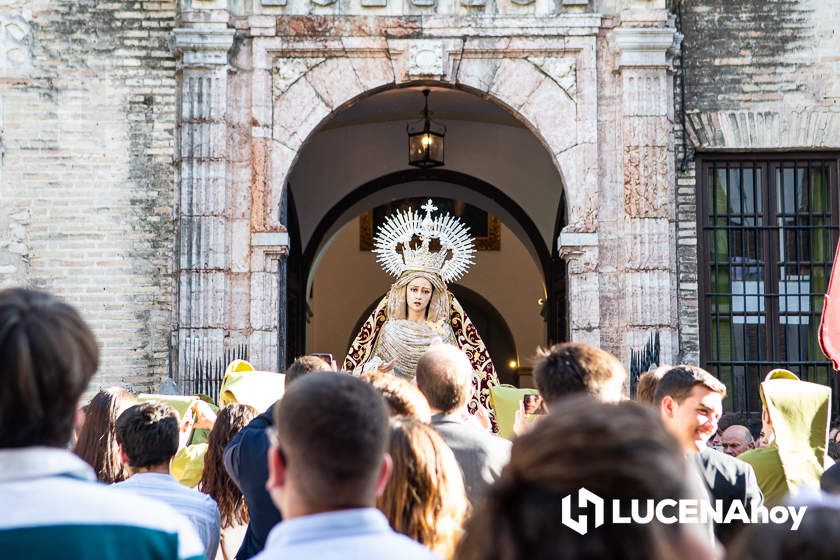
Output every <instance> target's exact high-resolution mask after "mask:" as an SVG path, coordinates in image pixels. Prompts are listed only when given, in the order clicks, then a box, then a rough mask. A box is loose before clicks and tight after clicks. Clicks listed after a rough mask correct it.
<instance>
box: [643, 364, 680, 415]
mask: <svg viewBox="0 0 840 560" xmlns="http://www.w3.org/2000/svg"><path fill="white" fill-rule="evenodd" d="M671 367H673V366H659V367H658V368H656V369H652V370H648V371H646V372H644V373H643V374H642V375H640V376H639V380H638V381H637V382H636V402H639V403H642V404H647V405H651V406H657V403H656V401H655V398H654V397H655V396H656V386H657V385H659V380H660V379H662V376H663V375H665V374H666V373H667V372H668V370H669V369H671Z"/></svg>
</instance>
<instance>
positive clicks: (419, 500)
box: [376, 418, 469, 558]
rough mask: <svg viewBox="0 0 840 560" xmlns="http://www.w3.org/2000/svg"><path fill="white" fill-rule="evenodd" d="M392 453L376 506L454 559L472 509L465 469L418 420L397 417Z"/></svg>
mask: <svg viewBox="0 0 840 560" xmlns="http://www.w3.org/2000/svg"><path fill="white" fill-rule="evenodd" d="M388 453H390V455H391V458H392V459H393V461H394V471H393V473H392V474H391V478H390V479H388V484H387V485H386V486H385V490H384V492H383V493H382V495H381V496H379V497H378V498H377V500H376V507H378V508H379V509H380V510H382V512H383V513H384V514H385V517H387V518H388V521H389V522H390V524H391V527H392V528H393V529H394V530H395V531H397V532H399V533H402V534H404V535H407V536H409V537H411V538H412V539H414V540H415V541H417V542H419V543H420V544H422V545H424V546H426V547H428V548H429V549H431V550H432V552H434V553H435V554H436V555H437V556H439V557H441V558H452V557H453V554H454V552H455V547H456V545H457V544H458V541H459V540H460V538H461V535H462V533H463V524H464V520H465V518H466V515H467V511H468V510H469V500H468V499H467V495H466V491H465V490H464V481H463V477H462V475H461V468H460V467H459V466H458V461H457V460H456V459H455V455H454V454H453V453H452V450H451V449H449V447H448V446H447V445H446V443H445V442H444V441H443V438H442V437H441V436H440V435H439V434H438V433H437V431H435V429H434V428H432V427H431V426H429V425H428V424H425V423H423V422H420V421H419V420H417V419H414V418H393V419H392V420H391V437H390V441H389V443H388Z"/></svg>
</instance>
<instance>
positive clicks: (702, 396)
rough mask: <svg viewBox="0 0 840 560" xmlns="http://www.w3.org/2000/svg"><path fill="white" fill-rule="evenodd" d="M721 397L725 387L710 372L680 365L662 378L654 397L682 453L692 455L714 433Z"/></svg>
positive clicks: (724, 393)
mask: <svg viewBox="0 0 840 560" xmlns="http://www.w3.org/2000/svg"><path fill="white" fill-rule="evenodd" d="M725 396H726V386H725V385H724V384H723V383H721V382H720V381H719V380H718V379H717V378H715V377H714V376H713V375H712V374H711V373H709V372H708V371H706V370H703V369H700V368H699V367H696V366H686V365H681V366H674V367H672V368H671V369H670V370H669V371H668V372H667V373H666V374H665V375H663V376H662V379H660V380H659V383H658V385H657V387H656V395H655V397H654V398H655V400H656V402H657V403H659V412H660V415H661V417H662V421H663V423H664V424H665V428H667V430H668V431H669V432H670V433H671V435H673V436H674V437H675V438H676V439H677V441H679V442H680V445H681V446H682V448H683V450H684V451H686V452H689V453H694V452H697V451H700V450H701V449H703V447H704V446H705V445H706V442H708V441H709V438H711V437H712V436H713V435H714V434H715V432H716V431H717V422H718V419H720V416H721V414H722V412H723V398H724V397H725Z"/></svg>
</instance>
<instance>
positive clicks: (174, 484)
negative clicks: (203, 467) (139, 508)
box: [112, 472, 220, 558]
mask: <svg viewBox="0 0 840 560" xmlns="http://www.w3.org/2000/svg"><path fill="white" fill-rule="evenodd" d="M112 488H114V489H118V490H121V491H126V492H134V493H135V494H137V495H140V496H145V497H146V498H152V499H153V500H158V501H161V502H163V503H165V504H167V505H168V506H170V507H171V508H172V509H174V510H175V511H177V512H178V513H180V514H181V515H183V516H184V517H186V518H187V519H189V520H190V523H192V524H193V527H195V530H196V531H197V532H198V536H199V537H200V538H201V542H202V543H203V544H204V553H205V556H206V557H207V558H214V557H215V555H216V550H217V549H218V548H219V530H220V527H219V524H220V521H219V508H218V507H217V506H216V501H215V500H213V498H211V497H210V496H208V495H207V494H203V493H202V492H199V491H198V490H194V489H192V488H188V487H186V486H184V485H183V484H181V483H180V482H178V481H177V480H176V479H175V477H174V476H172V475H170V474H164V473H151V472H144V473H137V474H135V475H132V476H131V477H129V478H128V479H127V480H124V481H123V482H118V483H117V484H114V485H113V486H112Z"/></svg>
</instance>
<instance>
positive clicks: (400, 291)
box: [388, 270, 451, 323]
mask: <svg viewBox="0 0 840 560" xmlns="http://www.w3.org/2000/svg"><path fill="white" fill-rule="evenodd" d="M417 278H423V279H424V280H428V281H429V283H430V284H431V285H432V298H431V299H430V300H429V306H428V307H427V308H426V319H427V320H429V321H431V322H433V323H434V322H437V321H440V320H441V319H444V320H448V319H449V306H450V303H451V302H450V300H449V291H448V290H447V289H446V284H445V283H444V282H443V280H442V279H441V277H440V276H439V275H437V274H433V273H429V272H422V271H418V270H409V271H406V272H403V273H402V274H401V275H400V277H399V278H397V280H396V281H395V282H394V283H393V284H392V285H391V289H390V290H389V291H388V318H389V319H406V318H407V317H408V310H407V307H408V304H407V303H406V299H405V296H406V294H405V292H406V288H407V287H408V285H409V283H411V281H412V280H416V279H417Z"/></svg>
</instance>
